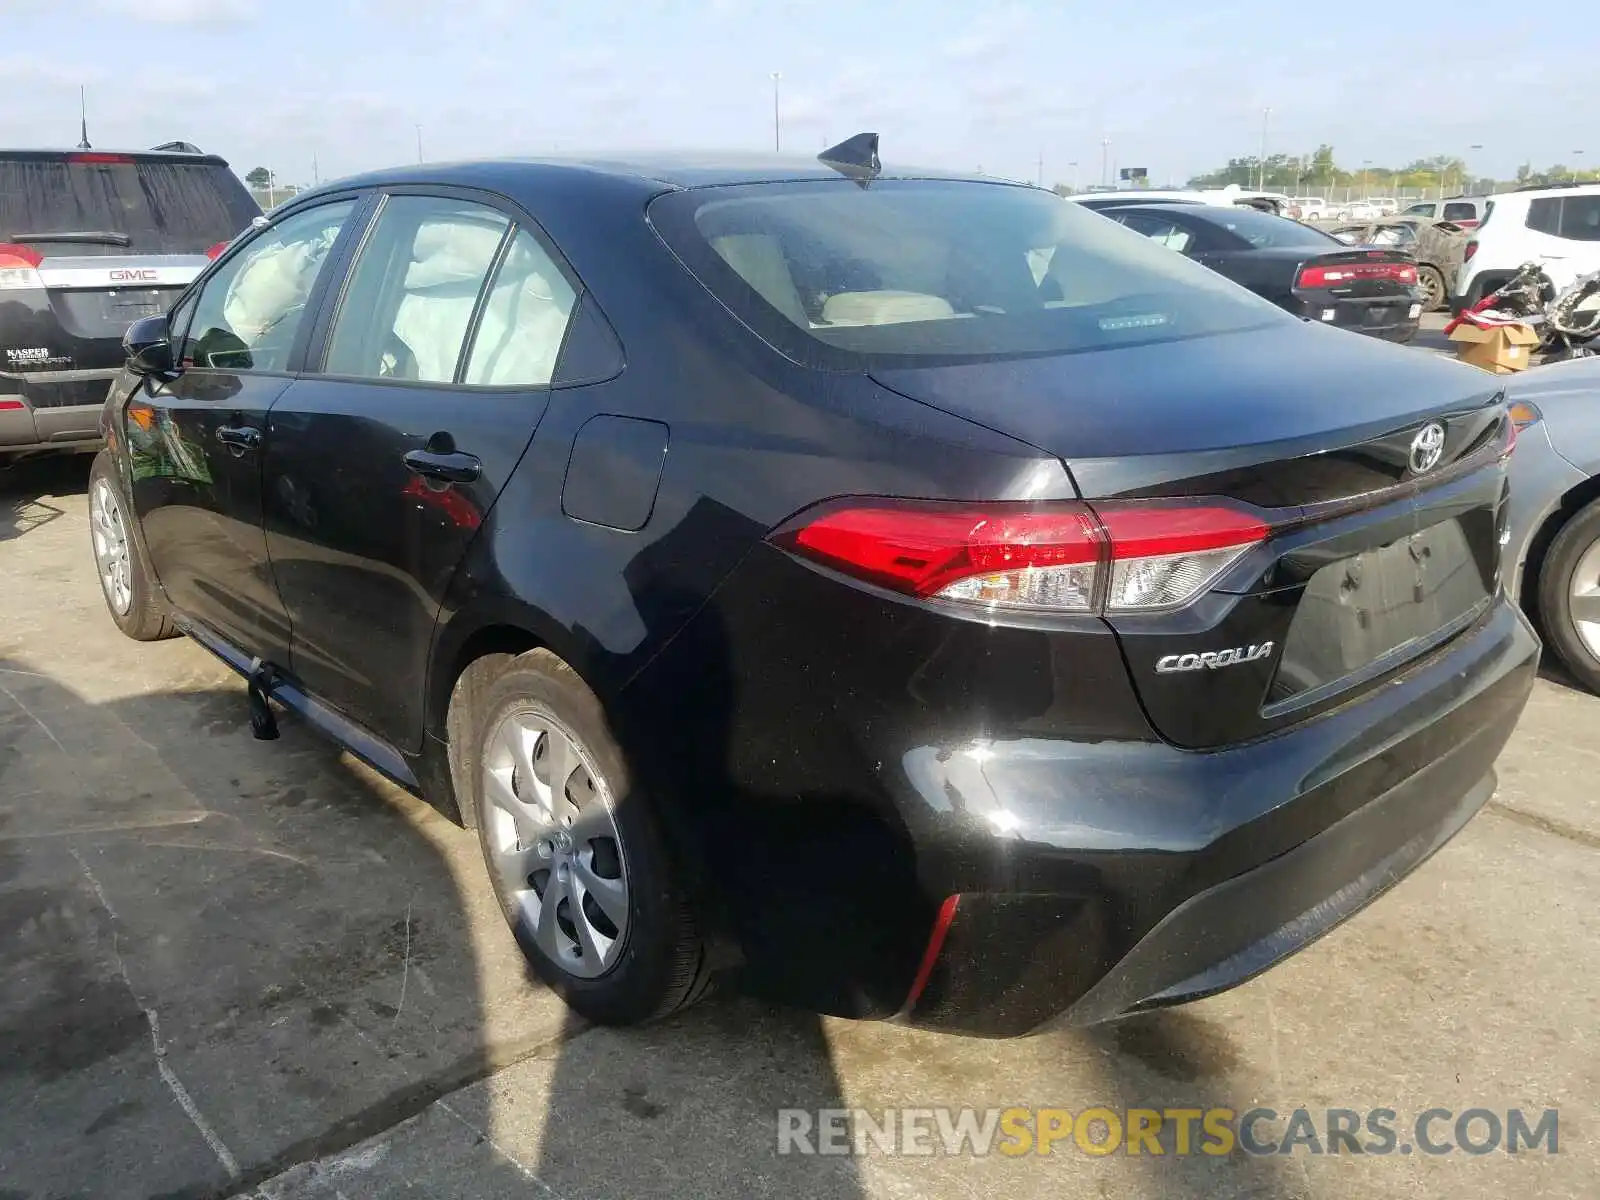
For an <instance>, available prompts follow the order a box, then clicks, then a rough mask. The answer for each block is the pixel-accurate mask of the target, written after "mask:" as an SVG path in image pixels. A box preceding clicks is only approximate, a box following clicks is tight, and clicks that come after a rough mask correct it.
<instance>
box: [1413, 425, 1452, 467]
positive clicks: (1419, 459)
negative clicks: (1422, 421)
mask: <svg viewBox="0 0 1600 1200" xmlns="http://www.w3.org/2000/svg"><path fill="white" fill-rule="evenodd" d="M1443 457H1444V426H1443V425H1441V424H1439V422H1438V421H1429V422H1428V423H1427V424H1426V425H1424V426H1423V427H1422V428H1421V429H1419V430H1417V436H1416V437H1414V438H1412V439H1411V469H1412V470H1413V471H1415V472H1416V473H1417V474H1418V475H1421V474H1423V473H1424V472H1426V471H1431V470H1433V469H1434V468H1435V467H1437V466H1438V465H1439V460H1440V459H1441V458H1443Z"/></svg>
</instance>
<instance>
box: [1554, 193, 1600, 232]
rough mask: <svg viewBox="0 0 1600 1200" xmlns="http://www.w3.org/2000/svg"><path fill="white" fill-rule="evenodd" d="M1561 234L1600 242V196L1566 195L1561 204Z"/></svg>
mask: <svg viewBox="0 0 1600 1200" xmlns="http://www.w3.org/2000/svg"><path fill="white" fill-rule="evenodd" d="M1560 233H1561V236H1562V237H1564V238H1571V239H1572V240H1573V241H1578V242H1600V196H1567V197H1565V198H1564V200H1563V203H1562V205H1561V230H1560Z"/></svg>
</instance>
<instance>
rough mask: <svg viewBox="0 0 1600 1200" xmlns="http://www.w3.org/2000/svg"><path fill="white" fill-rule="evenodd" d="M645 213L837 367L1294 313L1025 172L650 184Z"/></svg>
mask: <svg viewBox="0 0 1600 1200" xmlns="http://www.w3.org/2000/svg"><path fill="white" fill-rule="evenodd" d="M1249 215H1258V214H1249ZM650 218H651V220H652V221H653V222H654V224H655V226H656V228H657V229H658V231H659V232H660V233H661V235H662V237H663V238H665V240H666V241H667V243H668V245H670V246H671V247H672V248H673V250H674V251H675V252H676V253H677V254H678V255H679V257H680V258H682V259H683V261H684V262H685V263H686V264H687V265H688V266H689V268H690V269H691V270H692V271H693V272H694V273H695V274H696V275H697V276H698V277H699V278H700V279H701V281H702V282H703V283H704V284H705V285H706V287H707V288H709V289H710V290H711V292H712V293H713V294H715V295H716V296H717V297H718V298H719V299H720V300H721V301H722V302H723V303H724V304H725V305H727V307H728V308H729V309H730V310H732V312H733V313H734V314H735V315H736V316H738V317H739V318H740V319H741V320H743V321H744V322H745V323H746V324H747V325H749V326H750V327H751V328H752V329H754V330H755V331H756V332H757V333H758V334H760V335H761V336H762V337H763V338H765V339H766V340H767V341H768V342H770V343H771V344H773V345H774V346H776V347H777V348H778V349H779V350H781V351H783V352H784V353H785V354H787V355H788V356H789V357H791V358H793V359H795V360H796V361H799V362H803V363H806V364H808V365H812V366H821V367H827V368H831V369H842V370H851V369H863V368H867V367H870V366H872V365H873V364H874V363H882V364H884V365H888V366H906V365H912V364H913V362H914V361H915V362H919V363H924V364H932V363H935V362H966V361H976V360H983V359H992V358H998V357H1006V356H1015V355H1027V354H1054V353H1063V352H1071V351H1082V350H1099V349H1105V348H1109V347H1114V346H1123V345H1135V344H1142V343H1149V342H1162V341H1173V340H1176V339H1179V338H1188V337H1198V336H1205V335H1208V334H1217V333H1226V332H1232V331H1235V330H1239V329H1245V328H1250V327H1254V326H1259V325H1262V324H1266V323H1269V322H1272V321H1275V320H1280V319H1281V320H1289V319H1290V318H1288V317H1286V316H1284V315H1283V314H1282V313H1281V312H1280V310H1278V309H1276V308H1274V307H1273V306H1272V305H1271V304H1269V303H1267V302H1266V301H1264V300H1261V299H1259V298H1257V297H1256V296H1254V295H1252V294H1251V293H1250V292H1247V291H1245V290H1244V289H1243V288H1240V287H1238V286H1236V285H1234V284H1233V283H1230V282H1229V281H1228V280H1226V279H1224V278H1222V276H1220V275H1217V274H1215V273H1213V272H1212V271H1209V270H1207V269H1206V268H1204V267H1202V266H1199V265H1197V264H1195V263H1193V262H1190V261H1189V260H1188V259H1186V258H1184V257H1183V256H1182V255H1181V254H1177V253H1175V252H1173V251H1171V250H1168V249H1166V248H1164V247H1162V246H1160V245H1157V244H1155V243H1153V242H1151V241H1150V240H1149V239H1148V238H1145V237H1143V236H1141V235H1140V234H1137V233H1134V232H1132V231H1130V230H1127V229H1124V228H1122V227H1121V226H1120V225H1118V224H1117V223H1115V222H1114V221H1110V220H1107V219H1106V217H1104V216H1101V215H1099V214H1097V213H1093V212H1090V211H1088V210H1087V209H1085V208H1084V207H1083V206H1081V205H1078V204H1073V203H1071V202H1069V201H1065V200H1062V199H1061V198H1060V197H1058V196H1056V195H1054V194H1053V193H1050V192H1046V191H1042V190H1039V189H1035V188H1027V187H1017V186H1010V185H1003V184H986V183H976V182H955V181H950V182H946V181H932V180H880V181H878V182H875V183H873V184H872V185H871V186H870V187H868V188H861V187H858V186H857V185H856V184H854V183H852V182H850V181H848V180H842V179H841V180H839V181H837V182H834V181H821V182H814V183H771V184H756V185H749V186H738V187H709V188H701V189H696V190H691V191H683V192H675V193H670V194H668V195H665V196H662V197H660V198H659V199H657V200H656V201H655V203H654V204H652V205H651V208H650ZM1263 219H1265V218H1263ZM1284 224H1289V222H1284Z"/></svg>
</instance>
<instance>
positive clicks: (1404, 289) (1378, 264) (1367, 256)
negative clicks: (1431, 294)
mask: <svg viewBox="0 0 1600 1200" xmlns="http://www.w3.org/2000/svg"><path fill="white" fill-rule="evenodd" d="M1416 286H1417V261H1416V259H1414V258H1413V257H1412V256H1411V255H1410V254H1408V253H1406V252H1405V251H1404V250H1395V249H1390V248H1386V247H1381V246H1352V247H1351V248H1350V249H1348V250H1334V251H1330V252H1329V253H1326V254H1312V255H1309V256H1307V257H1306V258H1305V259H1304V261H1302V262H1301V263H1300V268H1299V271H1298V273H1297V275H1296V278H1295V284H1294V287H1295V290H1296V291H1297V292H1301V293H1303V294H1308V295H1311V296H1314V297H1316V298H1317V299H1319V300H1320V299H1324V298H1326V299H1333V300H1401V299H1409V298H1410V296H1411V291H1412V289H1413V288H1415V287H1416Z"/></svg>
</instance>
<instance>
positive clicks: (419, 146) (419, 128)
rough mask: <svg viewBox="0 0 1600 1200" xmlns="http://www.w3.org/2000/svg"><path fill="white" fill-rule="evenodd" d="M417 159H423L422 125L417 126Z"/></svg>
mask: <svg viewBox="0 0 1600 1200" xmlns="http://www.w3.org/2000/svg"><path fill="white" fill-rule="evenodd" d="M417 161H418V162H419V163H420V162H421V161H422V126H421V125H418V126H417Z"/></svg>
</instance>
